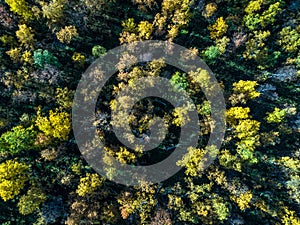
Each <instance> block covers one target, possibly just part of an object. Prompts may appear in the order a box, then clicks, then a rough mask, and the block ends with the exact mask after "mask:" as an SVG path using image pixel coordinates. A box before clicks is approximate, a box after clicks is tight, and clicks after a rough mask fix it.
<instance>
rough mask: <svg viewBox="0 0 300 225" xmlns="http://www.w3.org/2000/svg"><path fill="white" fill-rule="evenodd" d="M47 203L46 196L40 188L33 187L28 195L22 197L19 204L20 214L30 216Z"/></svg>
mask: <svg viewBox="0 0 300 225" xmlns="http://www.w3.org/2000/svg"><path fill="white" fill-rule="evenodd" d="M45 201H46V194H45V193H43V192H42V190H41V189H40V188H36V187H32V188H30V189H29V190H28V191H27V194H26V195H23V196H21V198H20V199H19V202H18V208H19V212H20V213H21V214H22V215H28V214H31V213H33V212H34V211H36V210H37V209H38V207H39V205H40V204H41V203H43V202H45Z"/></svg>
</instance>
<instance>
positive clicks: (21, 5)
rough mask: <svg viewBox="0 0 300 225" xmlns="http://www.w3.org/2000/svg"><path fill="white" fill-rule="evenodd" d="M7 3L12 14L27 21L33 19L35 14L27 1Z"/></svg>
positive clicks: (11, 0)
mask: <svg viewBox="0 0 300 225" xmlns="http://www.w3.org/2000/svg"><path fill="white" fill-rule="evenodd" d="M5 2H6V3H7V4H8V5H9V7H10V10H11V11H12V12H14V13H17V14H18V15H20V16H22V17H23V18H24V19H25V20H29V19H32V18H33V12H32V11H31V10H30V8H29V6H28V3H27V2H26V1H25V0H5Z"/></svg>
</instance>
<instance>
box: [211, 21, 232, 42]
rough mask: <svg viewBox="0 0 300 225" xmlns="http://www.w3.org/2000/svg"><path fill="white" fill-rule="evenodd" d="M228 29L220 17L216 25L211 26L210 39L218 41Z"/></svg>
mask: <svg viewBox="0 0 300 225" xmlns="http://www.w3.org/2000/svg"><path fill="white" fill-rule="evenodd" d="M227 29H228V25H227V24H226V23H225V21H224V18H223V17H219V18H218V19H217V21H216V22H215V24H213V25H210V26H209V27H208V30H209V31H210V37H211V38H212V39H217V38H220V37H222V36H223V35H224V34H225V33H226V32H227Z"/></svg>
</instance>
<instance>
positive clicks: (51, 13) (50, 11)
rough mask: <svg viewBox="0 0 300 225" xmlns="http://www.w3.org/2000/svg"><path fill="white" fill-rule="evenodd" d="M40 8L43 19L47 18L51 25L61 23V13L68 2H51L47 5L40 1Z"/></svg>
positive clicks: (63, 0)
mask: <svg viewBox="0 0 300 225" xmlns="http://www.w3.org/2000/svg"><path fill="white" fill-rule="evenodd" d="M40 4H41V6H42V12H43V17H45V18H47V19H48V20H49V21H50V22H51V23H58V22H61V20H62V19H63V16H64V15H63V11H64V8H65V6H66V5H68V0H51V1H50V2H49V3H47V2H44V1H40Z"/></svg>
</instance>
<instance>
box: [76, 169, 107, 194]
mask: <svg viewBox="0 0 300 225" xmlns="http://www.w3.org/2000/svg"><path fill="white" fill-rule="evenodd" d="M104 181H105V179H104V178H102V177H100V176H99V175H98V174H96V173H93V174H91V173H87V174H86V176H85V177H82V178H80V182H79V185H78V187H77V190H76V193H77V194H78V195H79V196H85V195H88V194H92V193H93V192H94V191H95V190H96V189H97V188H98V187H100V186H101V185H102V184H103V183H104Z"/></svg>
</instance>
